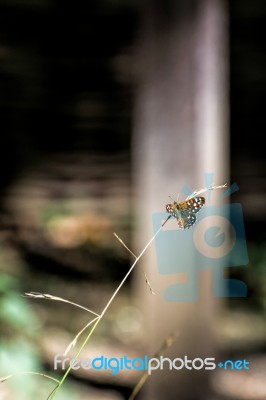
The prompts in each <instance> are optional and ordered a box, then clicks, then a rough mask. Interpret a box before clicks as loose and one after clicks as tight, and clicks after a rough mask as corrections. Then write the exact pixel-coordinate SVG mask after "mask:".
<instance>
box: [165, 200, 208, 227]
mask: <svg viewBox="0 0 266 400" xmlns="http://www.w3.org/2000/svg"><path fill="white" fill-rule="evenodd" d="M204 204H205V198H204V197H199V196H196V197H192V198H191V199H188V200H185V201H182V202H181V203H177V202H176V201H174V203H173V204H167V205H166V211H167V212H168V213H170V214H172V216H173V217H175V218H176V219H177V225H178V229H187V228H190V227H191V226H193V225H195V223H196V221H197V218H196V215H195V214H196V213H197V212H199V211H200V210H201V208H202V207H203V206H204ZM169 218H170V217H169Z"/></svg>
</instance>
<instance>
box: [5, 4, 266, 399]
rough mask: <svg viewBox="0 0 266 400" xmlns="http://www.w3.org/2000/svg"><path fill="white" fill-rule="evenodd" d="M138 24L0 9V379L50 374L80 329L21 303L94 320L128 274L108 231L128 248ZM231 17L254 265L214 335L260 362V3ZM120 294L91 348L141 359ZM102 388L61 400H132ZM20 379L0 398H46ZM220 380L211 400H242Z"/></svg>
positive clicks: (265, 13) (136, 325) (94, 10)
mask: <svg viewBox="0 0 266 400" xmlns="http://www.w3.org/2000/svg"><path fill="white" fill-rule="evenodd" d="M155 3H158V5H159V3H160V2H155ZM191 3H192V5H193V2H191ZM195 4H196V3H195ZM143 15H144V10H143V6H142V4H141V3H140V2H138V1H134V0H123V1H119V0H104V1H103V0H97V1H96V0H95V1H89V2H87V3H84V2H81V1H75V2H72V3H69V2H63V1H56V0H55V1H48V0H28V1H27V0H22V1H19V0H6V1H4V0H1V1H0V113H1V114H0V115H1V117H0V126H1V130H0V132H1V136H0V138H1V142H0V168H1V173H0V270H1V276H0V293H1V298H0V301H1V308H0V319H1V326H0V336H1V343H0V356H1V367H0V368H1V369H0V372H1V373H0V375H1V376H2V375H7V374H8V373H12V372H14V371H22V370H23V371H25V370H36V369H37V370H47V371H52V369H53V365H52V362H53V355H54V354H55V353H56V352H60V351H61V352H63V351H64V349H65V348H66V346H67V345H68V344H69V342H70V341H71V340H72V338H73V336H74V335H75V334H76V333H77V332H78V331H79V329H81V328H82V327H83V326H84V325H85V324H86V323H87V315H86V314H85V313H84V312H81V311H79V310H78V309H75V308H73V307H71V306H70V305H66V304H63V303H56V302H49V301H46V302H45V301H41V300H35V301H34V300H32V301H29V300H27V299H25V298H23V297H21V296H20V295H21V293H24V292H28V291H31V290H33V291H36V292H42V293H50V294H53V295H55V296H59V297H66V298H67V299H69V300H71V301H73V302H77V303H79V304H82V305H84V306H87V307H89V308H91V309H93V310H95V311H96V312H100V311H101V309H102V308H103V306H104V304H105V303H106V301H107V300H108V298H109V297H110V296H111V294H112V291H113V289H114V287H116V285H117V283H118V282H119V280H121V279H122V277H123V276H124V275H125V273H126V271H127V269H128V268H129V265H130V257H129V255H128V253H127V251H126V250H125V249H124V248H123V247H122V246H121V244H120V243H119V242H118V241H117V240H116V239H115V238H114V237H113V232H114V231H115V232H117V233H119V235H120V236H121V237H122V238H123V240H124V241H125V243H127V244H129V245H130V243H131V235H132V232H133V228H134V223H135V219H134V212H133V210H134V207H133V201H134V187H133V185H132V174H131V171H132V162H131V158H132V155H131V154H132V152H131V142H132V131H133V130H132V126H133V122H134V121H133V118H134V98H135V93H136V88H137V80H138V69H139V64H138V60H137V58H136V51H137V49H136V47H137V43H139V31H140V28H141V27H142V24H143ZM228 20H229V26H228V29H229V31H228V40H229V51H230V61H229V62H230V133H231V136H230V137H231V139H230V140H231V141H230V146H231V161H230V163H231V165H230V166H231V171H230V174H231V182H234V181H236V182H237V183H238V185H239V187H240V191H239V192H238V193H237V194H235V196H236V197H235V200H236V201H240V202H241V203H242V205H243V209H244V216H245V226H246V237H247V241H248V249H249V257H250V264H249V267H248V268H245V269H241V268H239V270H235V271H234V272H233V273H232V276H233V277H238V278H240V279H243V280H244V281H245V282H247V284H248V287H249V295H248V299H245V300H246V301H245V302H244V301H243V299H242V300H237V299H230V300H229V301H228V302H227V303H226V305H225V308H226V310H227V309H229V310H234V313H235V314H234V319H235V321H237V324H236V326H237V327H238V329H239V331H238V333H237V334H234V329H233V328H232V327H231V326H230V320H231V317H230V318H229V319H226V317H225V321H226V323H225V324H224V326H226V327H227V326H228V329H224V331H223V332H222V333H221V337H222V343H223V344H224V348H225V351H229V352H230V351H232V352H234V351H237V350H238V349H239V348H240V350H241V349H242V348H245V347H246V346H250V349H252V351H253V352H254V354H255V355H258V357H263V356H264V357H266V355H265V350H266V339H265V338H266V337H265V334H266V324H265V313H266V269H265V267H266V248H265V243H266V234H265V228H264V225H265V223H266V211H265V210H266V209H265V199H266V197H265V196H266V182H265V150H264V140H263V136H264V132H265V128H266V127H265V124H266V122H265V116H264V107H265V104H264V103H265V91H266V75H265V70H266V53H265V40H264V31H265V23H266V4H265V2H264V1H263V0H254V1H249V0H234V1H232V2H229V4H228ZM137 39H138V40H137ZM219 183H220V182H219ZM221 183H223V182H221ZM168 194H169V193H166V194H165V197H166V198H167V196H168ZM163 208H164V204H162V209H163ZM129 293H130V291H129V290H128V286H127V285H126V286H125V288H124V290H123V291H122V293H121V296H120V297H119V299H118V300H117V301H116V303H115V306H114V309H112V311H110V313H109V314H108V315H107V316H106V319H105V321H104V322H103V323H102V324H101V326H100V327H99V330H98V331H97V333H98V334H97V335H96V337H95V339H93V340H94V342H93V343H94V346H95V347H97V348H99V349H100V350H99V352H100V353H102V354H115V356H117V354H129V352H130V353H131V354H138V352H139V351H140V349H141V337H142V335H143V331H142V318H143V316H142V314H141V311H140V310H139V309H138V308H136V307H135V306H134V305H133V304H131V301H130V295H129ZM230 315H232V314H230ZM226 324H227V325H226ZM251 327H253V329H252V328H251ZM254 330H255V331H256V332H255V333H254ZM228 332H229V333H228ZM239 332H240V333H239ZM263 363H264V364H263V365H264V366H265V365H266V364H265V362H264V361H263ZM265 371H266V368H265ZM265 371H264V372H265ZM51 373H53V371H52V372H51ZM111 378H112V379H111ZM111 378H110V376H108V375H107V376H106V375H104V374H100V376H98V375H97V374H96V375H93V374H90V375H89V376H82V374H76V376H75V377H72V378H71V379H69V386H68V385H66V389H64V390H66V392H63V390H62V398H71V399H79V398H82V399H84V398H93V399H98V398H99V399H108V400H109V399H124V398H127V397H126V396H128V395H129V393H130V391H131V389H132V387H133V386H134V384H135V382H136V377H135V376H133V375H131V376H127V375H123V374H121V375H119V377H118V376H117V377H115V378H114V377H111ZM20 379H21V377H17V378H14V379H13V380H10V381H9V382H7V383H6V384H3V385H1V389H0V399H11V398H19V399H24V398H25V399H34V398H40V399H41V398H45V395H47V393H49V390H51V388H52V387H53V385H52V383H49V382H46V381H45V382H43V381H42V378H39V377H34V379H32V378H30V377H27V378H25V376H23V385H22V381H21V380H20ZM26 379H27V382H28V385H26V384H25V380H26ZM217 379H218V378H217ZM261 381H262V379H261V380H260V381H259V382H261ZM70 382H72V385H70ZM217 382H218V383H217V387H216V389H217V388H218V389H217V392H218V393H219V394H217V396H221V397H219V399H223V398H229V399H242V398H243V399H244V398H245V397H244V394H241V393H240V394H239V393H238V394H235V393H236V392H235V389H234V383H232V385H231V386H230V385H229V389H228V390H229V391H227V392H226V393H223V390H222V387H223V385H222V384H221V381H219V379H218V381H217ZM237 385H238V384H237ZM22 386H23V390H22ZM230 388H231V389H230ZM230 390H231V392H230ZM262 393H263V394H262V395H261V394H260V393H259V394H255V392H254V396H253V395H252V393H251V394H250V396H249V397H248V398H249V399H259V398H265V396H266V394H265V393H266V389H265V387H264V388H263V389H262ZM260 395H261V396H264V397H259V396H260ZM90 396H91V397H90ZM223 396H225V397H223ZM226 396H227V397H226ZM241 396H242V397H241ZM252 396H253V397H252ZM58 398H59V399H60V396H59V397H58ZM246 398H247V397H246ZM217 399H218V397H217Z"/></svg>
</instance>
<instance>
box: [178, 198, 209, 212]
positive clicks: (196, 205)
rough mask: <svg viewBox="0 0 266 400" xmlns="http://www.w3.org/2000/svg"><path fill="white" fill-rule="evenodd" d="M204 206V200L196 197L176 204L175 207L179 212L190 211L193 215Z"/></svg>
mask: <svg viewBox="0 0 266 400" xmlns="http://www.w3.org/2000/svg"><path fill="white" fill-rule="evenodd" d="M204 204H205V198H204V197H200V196H197V197H192V198H191V199H188V200H186V201H182V203H179V204H177V206H178V208H179V209H180V210H190V211H191V212H192V213H193V214H196V213H197V212H199V211H200V210H201V208H202V207H203V206H204Z"/></svg>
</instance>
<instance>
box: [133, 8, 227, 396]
mask: <svg viewBox="0 0 266 400" xmlns="http://www.w3.org/2000/svg"><path fill="white" fill-rule="evenodd" d="M144 6H145V9H144V10H143V28H142V31H141V32H140V34H139V43H138V50H139V53H138V57H137V60H138V63H139V64H138V66H139V76H138V90H137V92H136V108H135V130H134V138H133V155H134V183H135V190H136V191H135V196H136V197H135V198H136V210H137V218H138V225H137V229H136V231H135V248H137V249H138V250H135V251H136V252H138V251H140V250H141V249H142V248H143V247H144V245H145V244H146V243H147V242H148V240H149V239H150V238H151V237H152V235H153V231H152V221H151V215H152V213H154V212H161V211H165V204H166V203H169V199H168V195H171V196H173V197H175V198H176V196H177V193H178V192H179V191H180V190H181V188H182V187H183V185H188V186H190V187H191V188H192V189H193V190H195V189H200V188H202V187H204V186H205V182H204V173H205V172H213V173H215V184H222V183H224V182H227V181H228V179H227V177H228V168H229V167H228V165H229V145H228V103H227V102H228V98H227V96H228V76H227V72H228V71H227V63H228V58H227V57H228V54H227V51H228V48H227V46H228V44H227V40H228V38H227V8H226V2H225V1H223V0H198V1H196V0H195V1H192V0H179V1H171V0H166V1H165V0H153V1H147V2H144ZM181 199H184V197H180V200H181ZM141 263H142V266H143V267H144V269H145V270H146V272H147V274H148V276H149V279H150V281H151V283H152V286H153V288H154V289H155V292H156V294H155V295H150V293H149V290H148V288H147V287H146V286H145V282H144V279H143V275H142V274H141V273H140V272H139V273H138V276H137V278H136V281H135V286H134V288H135V294H136V298H137V301H139V303H140V305H141V307H142V309H144V310H145V318H146V324H147V327H146V328H147V329H146V332H147V336H146V349H147V352H148V353H149V355H150V356H152V354H153V353H154V352H156V351H157V350H158V349H159V348H160V346H161V344H162V342H163V340H164V339H165V338H166V337H167V336H168V335H169V333H171V332H178V334H179V337H178V338H177V340H176V342H175V344H174V345H173V346H172V347H171V349H168V350H167V351H166V352H165V354H166V355H167V356H169V357H170V358H176V357H181V358H183V357H184V356H185V355H189V356H191V357H193V358H194V357H195V358H196V357H203V358H204V357H214V356H215V344H214V340H213V337H212V333H211V330H212V327H213V324H214V323H215V319H214V316H215V312H216V311H217V309H218V307H219V301H217V300H215V299H214V298H213V294H212V274H211V271H203V272H201V273H200V276H199V284H198V290H199V301H198V302H193V301H191V302H166V301H165V300H164V297H163V295H164V290H165V288H166V287H167V286H169V285H170V284H175V283H178V282H180V278H181V281H183V282H184V280H186V279H188V277H187V276H186V271H184V273H183V274H181V275H182V276H181V275H180V274H174V275H170V276H168V275H161V274H159V272H158V268H157V262H156V255H155V246H154V245H152V246H151V249H150V250H149V251H148V252H147V255H146V256H145V257H143V259H142V262H141ZM138 271H140V269H138ZM189 290H193V288H191V285H189V284H188V291H189ZM208 377H209V373H208V372H206V371H204V370H201V371H195V373H194V372H193V371H188V370H185V369H183V370H180V371H172V372H170V373H168V372H167V370H164V371H163V372H162V371H159V372H158V373H154V374H152V376H150V377H149V379H148V382H147V383H146V385H145V387H144V388H143V391H142V393H143V394H142V396H140V398H141V399H142V398H143V399H145V400H161V399H167V400H174V399H175V400H176V399H179V400H182V399H184V400H188V399H197V400H198V399H201V398H202V399H206V398H209V397H208V394H209V382H208Z"/></svg>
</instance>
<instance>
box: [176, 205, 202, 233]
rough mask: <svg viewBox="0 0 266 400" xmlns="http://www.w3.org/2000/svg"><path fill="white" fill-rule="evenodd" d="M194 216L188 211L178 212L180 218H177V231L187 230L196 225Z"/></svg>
mask: <svg viewBox="0 0 266 400" xmlns="http://www.w3.org/2000/svg"><path fill="white" fill-rule="evenodd" d="M196 220H197V218H196V215H195V214H194V213H192V212H191V211H190V210H185V211H180V216H179V218H177V226H178V228H179V229H188V228H190V227H191V226H193V225H194V224H195V223H196Z"/></svg>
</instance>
